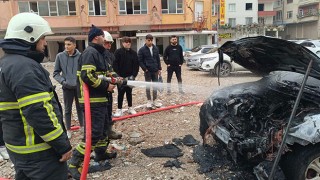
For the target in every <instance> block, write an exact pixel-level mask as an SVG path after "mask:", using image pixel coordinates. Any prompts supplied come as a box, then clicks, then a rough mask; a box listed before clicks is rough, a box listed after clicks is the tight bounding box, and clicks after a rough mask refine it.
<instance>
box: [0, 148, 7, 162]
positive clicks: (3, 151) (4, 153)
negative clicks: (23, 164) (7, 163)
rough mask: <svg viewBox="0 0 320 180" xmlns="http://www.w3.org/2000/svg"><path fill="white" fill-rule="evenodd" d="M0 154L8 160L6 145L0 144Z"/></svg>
mask: <svg viewBox="0 0 320 180" xmlns="http://www.w3.org/2000/svg"><path fill="white" fill-rule="evenodd" d="M0 156H1V157H2V158H3V159H5V160H8V159H9V154H8V152H7V149H6V147H4V146H1V147H0Z"/></svg>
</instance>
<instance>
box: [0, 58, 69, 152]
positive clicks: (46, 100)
mask: <svg viewBox="0 0 320 180" xmlns="http://www.w3.org/2000/svg"><path fill="white" fill-rule="evenodd" d="M0 114H1V115H0V120H1V121H2V126H3V136H4V141H5V143H6V147H7V148H8V149H9V151H11V153H12V154H13V155H15V158H19V157H23V158H27V157H36V156H35V155H34V153H40V152H43V151H45V150H49V149H50V151H52V149H54V151H55V152H56V154H57V155H62V154H64V153H66V152H68V151H69V150H71V148H72V147H71V145H70V143H69V141H68V140H67V136H66V133H64V130H65V129H64V126H63V119H62V114H61V109H60V108H59V104H58V100H57V99H56V97H55V96H54V87H53V86H52V83H51V81H50V78H49V73H48V72H47V71H46V70H45V69H44V68H43V67H42V66H41V64H40V63H38V62H36V61H35V60H33V59H31V58H28V57H26V56H22V55H17V54H6V55H5V56H4V57H3V58H2V59H0Z"/></svg>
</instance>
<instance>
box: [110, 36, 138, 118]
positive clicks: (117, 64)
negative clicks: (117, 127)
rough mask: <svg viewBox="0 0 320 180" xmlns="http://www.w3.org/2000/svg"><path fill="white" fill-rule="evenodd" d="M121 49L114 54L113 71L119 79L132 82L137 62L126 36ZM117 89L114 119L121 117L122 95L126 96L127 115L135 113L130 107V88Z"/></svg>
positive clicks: (120, 87) (136, 73)
mask: <svg viewBox="0 0 320 180" xmlns="http://www.w3.org/2000/svg"><path fill="white" fill-rule="evenodd" d="M121 41H122V46H123V47H122V48H119V49H117V50H116V52H115V53H114V55H115V58H116V59H115V61H114V63H113V69H114V71H115V72H116V73H117V74H119V75H120V76H121V77H127V79H128V80H134V79H135V78H136V76H137V75H138V72H139V61H138V55H137V53H136V52H135V51H134V50H132V49H131V39H130V38H129V37H127V36H124V37H123V38H122V40H121ZM117 87H118V109H117V111H116V113H115V114H114V116H115V117H120V116H122V115H123V112H122V105H123V97H124V94H126V96H127V101H128V106H129V109H128V112H129V114H136V113H137V112H136V111H135V110H134V109H133V107H132V88H131V87H129V86H117Z"/></svg>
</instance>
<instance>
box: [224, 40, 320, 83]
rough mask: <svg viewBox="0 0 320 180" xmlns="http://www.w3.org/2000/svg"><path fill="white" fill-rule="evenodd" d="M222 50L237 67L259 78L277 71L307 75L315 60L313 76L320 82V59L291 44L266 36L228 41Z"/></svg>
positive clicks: (306, 50) (312, 70) (301, 47)
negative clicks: (239, 66)
mask: <svg viewBox="0 0 320 180" xmlns="http://www.w3.org/2000/svg"><path fill="white" fill-rule="evenodd" d="M219 49H220V50H222V52H223V53H225V54H227V55H229V56H230V57H231V59H232V60H233V61H235V62H236V63H238V64H240V65H241V66H243V67H245V68H247V69H248V70H250V71H251V72H253V73H256V74H260V75H266V74H269V73H270V72H272V71H277V70H283V71H292V72H299V73H302V74H304V73H305V72H306V69H307V67H308V65H309V62H310V60H311V59H312V60H313V62H314V63H313V65H312V69H311V72H310V76H312V77H315V78H317V79H320V58H318V57H317V55H315V54H313V53H312V52H311V51H309V50H308V49H307V48H305V47H303V46H301V45H299V44H296V43H293V42H290V41H286V40H282V39H277V38H269V37H265V36H257V37H248V38H242V39H239V40H236V41H228V42H226V43H224V44H223V45H222V46H221V47H220V48H219Z"/></svg>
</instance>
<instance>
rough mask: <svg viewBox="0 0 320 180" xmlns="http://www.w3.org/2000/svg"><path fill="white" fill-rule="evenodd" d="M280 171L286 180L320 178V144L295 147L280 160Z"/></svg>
mask: <svg viewBox="0 0 320 180" xmlns="http://www.w3.org/2000/svg"><path fill="white" fill-rule="evenodd" d="M280 165H281V169H282V170H283V172H284V174H285V176H286V178H287V179H290V180H301V179H312V178H316V177H318V178H319V176H320V169H319V168H317V167H319V166H320V144H316V145H307V146H297V147H295V148H293V152H289V153H287V154H285V155H284V156H283V157H282V159H281V163H280Z"/></svg>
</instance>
